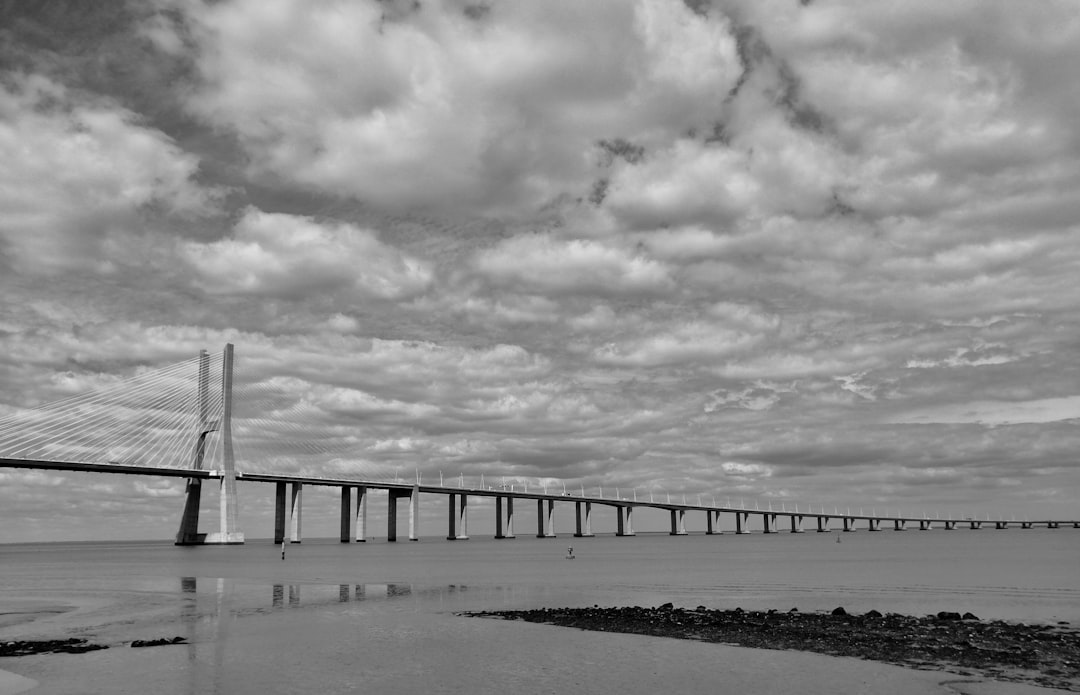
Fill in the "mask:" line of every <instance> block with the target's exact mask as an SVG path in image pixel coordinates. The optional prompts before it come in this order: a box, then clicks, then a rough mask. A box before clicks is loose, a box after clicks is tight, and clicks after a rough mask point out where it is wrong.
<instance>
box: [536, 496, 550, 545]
mask: <svg viewBox="0 0 1080 695" xmlns="http://www.w3.org/2000/svg"><path fill="white" fill-rule="evenodd" d="M546 536H547V529H545V528H544V500H536V537H537V538H544V537H546Z"/></svg>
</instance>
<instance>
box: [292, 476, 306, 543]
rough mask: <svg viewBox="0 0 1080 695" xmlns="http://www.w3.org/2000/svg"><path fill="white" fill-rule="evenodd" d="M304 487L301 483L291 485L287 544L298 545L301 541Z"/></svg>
mask: <svg viewBox="0 0 1080 695" xmlns="http://www.w3.org/2000/svg"><path fill="white" fill-rule="evenodd" d="M303 503H304V486H303V484H301V483H293V484H292V503H291V505H290V507H289V521H290V524H289V542H291V543H299V542H300V541H301V538H300V533H301V531H302V530H303V529H302V525H303V523H302V522H303V518H302V516H303V512H304V510H303V506H304V504H303Z"/></svg>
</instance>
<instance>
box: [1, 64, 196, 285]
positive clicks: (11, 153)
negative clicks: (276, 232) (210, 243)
mask: <svg viewBox="0 0 1080 695" xmlns="http://www.w3.org/2000/svg"><path fill="white" fill-rule="evenodd" d="M141 120H142V119H141V118H140V117H139V116H138V114H135V113H133V112H131V111H128V110H126V109H124V108H122V107H120V106H118V105H116V104H115V103H111V102H110V101H109V100H107V99H93V98H86V97H85V96H79V95H76V94H73V93H72V92H70V91H69V90H68V89H66V88H65V87H64V86H63V85H61V84H58V83H56V82H54V81H52V80H50V79H48V78H47V77H44V76H41V75H23V74H17V73H16V74H10V73H9V74H8V75H7V76H6V79H4V80H0V159H2V160H3V161H4V166H3V169H2V171H0V207H2V208H3V209H4V211H5V213H4V216H3V219H2V220H0V241H2V242H3V245H0V253H2V254H3V255H5V256H7V257H8V258H9V263H10V264H11V265H12V266H14V267H17V268H18V269H19V270H21V271H30V272H48V273H54V272H59V271H62V270H67V269H73V268H79V269H91V270H94V271H97V272H101V273H111V272H115V271H116V269H117V268H118V266H120V265H121V264H124V263H125V262H126V263H136V262H138V258H139V254H138V253H137V251H136V252H133V249H132V248H131V247H132V246H133V245H135V247H136V249H139V248H141V246H142V244H143V243H145V239H141V237H143V236H144V231H143V227H144V224H145V217H144V215H146V214H149V213H153V214H159V213H160V212H166V213H168V214H171V215H176V216H180V217H186V218H188V219H190V220H194V219H198V218H200V217H202V216H204V215H206V214H209V213H210V212H212V211H213V210H214V207H215V203H216V199H217V195H216V192H215V191H214V190H213V189H209V188H206V187H204V186H201V185H199V184H198V183H196V182H195V180H194V177H195V175H196V173H197V171H198V167H199V161H198V159H197V158H196V157H194V156H192V155H191V154H189V153H186V152H184V151H182V150H181V149H180V148H179V147H177V145H176V144H175V143H174V142H173V141H172V140H171V139H170V138H169V137H168V136H167V135H165V134H164V133H162V132H160V131H158V130H155V129H153V128H150V127H147V126H146V125H144V124H143V123H142V122H141Z"/></svg>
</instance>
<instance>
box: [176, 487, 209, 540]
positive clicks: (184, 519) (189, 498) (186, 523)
mask: <svg viewBox="0 0 1080 695" xmlns="http://www.w3.org/2000/svg"><path fill="white" fill-rule="evenodd" d="M201 501H202V481H201V480H199V479H198V478H188V481H187V487H186V494H185V496H184V513H183V515H182V516H181V517H180V530H179V531H177V533H176V545H199V544H201V543H202V542H203V541H204V540H206V534H205V533H202V534H200V533H199V505H200V502H201Z"/></svg>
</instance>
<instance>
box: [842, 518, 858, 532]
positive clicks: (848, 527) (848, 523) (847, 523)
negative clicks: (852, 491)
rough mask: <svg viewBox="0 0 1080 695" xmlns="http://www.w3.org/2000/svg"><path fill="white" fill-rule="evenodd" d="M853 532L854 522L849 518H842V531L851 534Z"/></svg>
mask: <svg viewBox="0 0 1080 695" xmlns="http://www.w3.org/2000/svg"><path fill="white" fill-rule="evenodd" d="M854 530H855V520H854V519H852V518H850V517H846V516H845V517H844V531H846V532H848V533H851V532H853V531H854Z"/></svg>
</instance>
